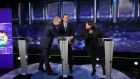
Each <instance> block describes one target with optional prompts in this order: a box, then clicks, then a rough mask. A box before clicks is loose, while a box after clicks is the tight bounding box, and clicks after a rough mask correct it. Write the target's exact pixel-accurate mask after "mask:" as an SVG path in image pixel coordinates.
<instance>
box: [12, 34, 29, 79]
mask: <svg viewBox="0 0 140 79" xmlns="http://www.w3.org/2000/svg"><path fill="white" fill-rule="evenodd" d="M13 38H14V39H16V40H17V41H18V49H19V56H20V65H21V73H19V74H20V76H26V77H28V76H30V74H28V72H27V66H28V64H27V43H26V40H27V39H28V38H27V37H13Z"/></svg>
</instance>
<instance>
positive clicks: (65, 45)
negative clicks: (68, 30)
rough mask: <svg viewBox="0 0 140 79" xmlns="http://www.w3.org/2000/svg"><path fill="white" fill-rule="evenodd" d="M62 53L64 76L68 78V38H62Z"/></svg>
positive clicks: (60, 41) (60, 39)
mask: <svg viewBox="0 0 140 79" xmlns="http://www.w3.org/2000/svg"><path fill="white" fill-rule="evenodd" d="M59 43H60V52H61V59H62V76H63V77H67V74H68V68H67V66H68V39H67V37H60V38H59Z"/></svg>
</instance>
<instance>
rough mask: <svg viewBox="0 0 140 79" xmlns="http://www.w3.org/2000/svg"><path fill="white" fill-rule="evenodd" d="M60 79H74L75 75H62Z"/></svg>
mask: <svg viewBox="0 0 140 79" xmlns="http://www.w3.org/2000/svg"><path fill="white" fill-rule="evenodd" d="M58 79H73V76H69V75H68V76H67V77H63V76H62V75H61V76H60V77H59V78H58Z"/></svg>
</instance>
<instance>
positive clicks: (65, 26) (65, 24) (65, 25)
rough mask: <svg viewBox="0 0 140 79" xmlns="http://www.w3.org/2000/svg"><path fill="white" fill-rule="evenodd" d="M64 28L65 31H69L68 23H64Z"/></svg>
mask: <svg viewBox="0 0 140 79" xmlns="http://www.w3.org/2000/svg"><path fill="white" fill-rule="evenodd" d="M64 28H65V31H66V29H67V23H64Z"/></svg>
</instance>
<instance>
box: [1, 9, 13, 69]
mask: <svg viewBox="0 0 140 79" xmlns="http://www.w3.org/2000/svg"><path fill="white" fill-rule="evenodd" d="M11 12H12V11H11V10H10V9H5V8H0V68H12V67H13V45H12V13H11Z"/></svg>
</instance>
